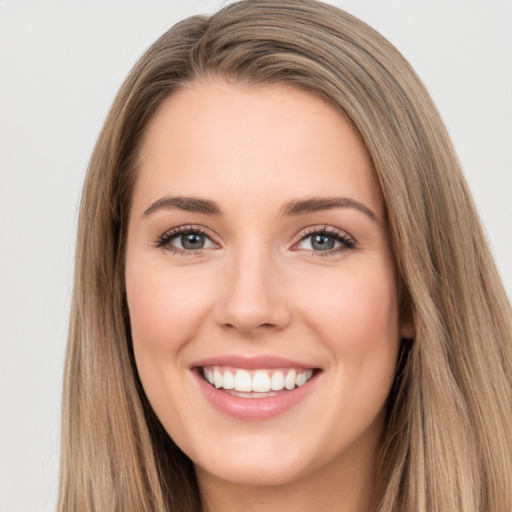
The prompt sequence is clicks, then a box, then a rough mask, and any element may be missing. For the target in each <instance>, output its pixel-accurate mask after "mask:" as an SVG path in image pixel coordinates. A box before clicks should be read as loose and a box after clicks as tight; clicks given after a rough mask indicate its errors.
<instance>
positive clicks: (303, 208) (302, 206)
mask: <svg viewBox="0 0 512 512" xmlns="http://www.w3.org/2000/svg"><path fill="white" fill-rule="evenodd" d="M335 208H355V209H356V210H359V211H360V212H362V213H364V214H365V215H366V216H367V217H369V218H370V219H371V220H373V221H375V222H380V221H379V219H378V217H377V215H375V213H373V212H372V210H370V209H369V208H368V207H367V206H365V205H364V204H362V203H360V202H359V201H356V200H355V199H351V198H349V197H310V198H307V199H295V200H293V201H290V202H289V203H286V204H285V205H284V206H283V208H282V209H281V210H280V211H279V217H291V216H297V215H303V214H306V213H314V212H318V211H322V210H332V209H335ZM162 209H164V210H166V209H169V210H172V209H178V210H184V211H186V212H194V213H203V214H205V215H214V216H221V215H222V209H221V208H220V207H219V205H218V204H217V203H216V202H215V201H211V200H210V199H201V198H199V197H185V196H165V197H162V198H161V199H158V200H156V201H155V202H154V203H152V204H151V206H150V207H149V208H148V209H147V210H146V211H145V212H144V213H143V217H146V216H148V215H151V214H152V213H154V212H156V211H157V210H162Z"/></svg>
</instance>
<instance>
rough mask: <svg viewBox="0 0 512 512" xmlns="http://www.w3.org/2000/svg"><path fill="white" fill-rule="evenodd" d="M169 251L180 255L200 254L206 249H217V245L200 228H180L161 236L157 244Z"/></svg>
mask: <svg viewBox="0 0 512 512" xmlns="http://www.w3.org/2000/svg"><path fill="white" fill-rule="evenodd" d="M155 246H156V247H162V248H164V249H166V250H168V251H171V252H175V253H179V254H187V255H189V254H198V253H201V252H202V251H203V250H204V249H211V248H214V247H217V244H216V243H214V242H213V241H212V239H211V238H210V237H209V236H208V235H207V234H206V233H205V232H204V231H203V230H202V229H201V228H200V227H194V226H180V227H177V228H173V229H171V230H170V231H167V232H166V233H164V234H163V235H162V236H160V237H159V238H158V240H157V242H156V244H155Z"/></svg>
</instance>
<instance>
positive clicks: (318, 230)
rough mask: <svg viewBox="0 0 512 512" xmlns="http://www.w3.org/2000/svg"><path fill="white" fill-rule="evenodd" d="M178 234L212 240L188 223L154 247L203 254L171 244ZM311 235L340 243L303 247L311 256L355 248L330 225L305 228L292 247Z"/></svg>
mask: <svg viewBox="0 0 512 512" xmlns="http://www.w3.org/2000/svg"><path fill="white" fill-rule="evenodd" d="M180 235H181V236H182V235H203V236H205V237H207V238H208V239H210V240H211V241H212V242H213V240H212V237H211V236H210V235H209V234H208V233H207V231H206V230H205V229H203V228H202V227H201V226H193V225H188V226H179V227H176V228H173V229H170V230H169V231H167V232H165V233H164V234H163V235H161V236H159V237H158V239H157V240H156V243H155V244H154V246H155V247H156V248H163V249H165V250H166V251H170V252H172V253H174V254H181V255H185V256H194V255H198V254H203V253H204V251H205V250H206V249H204V248H202V249H180V248H179V247H174V246H172V245H171V241H172V240H173V239H175V238H176V237H178V236H180ZM313 235H325V236H327V237H330V238H334V241H335V242H339V243H341V247H337V248H334V249H329V250H325V251H315V250H311V249H305V250H306V251H307V252H308V255H309V256H311V257H316V256H320V257H325V256H331V255H333V254H339V253H341V252H344V251H347V250H350V249H355V248H356V243H355V240H354V239H353V238H351V237H350V236H348V235H347V234H346V233H344V232H343V231H341V230H338V229H335V228H333V227H330V226H321V227H311V228H307V229H306V230H305V231H304V232H303V233H301V236H300V238H299V239H298V240H297V241H296V242H295V243H294V244H293V247H295V246H296V245H298V244H299V243H300V242H302V241H303V240H305V239H307V238H308V237H311V236H313ZM213 243H216V242H213ZM298 250H300V249H298ZM303 250H304V249H303Z"/></svg>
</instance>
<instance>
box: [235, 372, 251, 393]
mask: <svg viewBox="0 0 512 512" xmlns="http://www.w3.org/2000/svg"><path fill="white" fill-rule="evenodd" d="M235 389H236V390H237V391H252V379H251V374H250V373H249V372H247V371H245V370H237V371H236V374H235Z"/></svg>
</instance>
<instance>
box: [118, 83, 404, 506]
mask: <svg viewBox="0 0 512 512" xmlns="http://www.w3.org/2000/svg"><path fill="white" fill-rule="evenodd" d="M169 195H173V196H193V197H200V198H205V199H208V200H212V201H215V202H216V203H217V204H218V205H219V207H220V208H221V209H222V211H223V214H222V215H219V216H213V215H208V214H205V213H198V212H190V211H183V210H181V209H179V208H163V207H162V208H158V207H153V210H152V211H151V212H150V213H148V214H144V212H146V211H147V210H148V208H150V207H151V205H154V204H155V202H156V201H158V200H159V199H161V198H163V197H166V196H169ZM333 196H340V197H345V198H350V199H353V200H355V201H358V202H359V203H361V204H363V205H364V206H365V207H367V208H368V209H369V210H371V212H373V214H374V215H375V218H374V219H372V218H371V216H370V215H368V214H366V213H364V212H363V211H361V210H360V209H358V208H354V207H350V206H349V207H338V208H331V209H322V210H320V211H314V212H307V213H303V214H301V215H294V216H280V215H279V211H280V209H281V208H282V207H283V205H284V204H286V203H287V202H288V201H290V200H296V199H305V198H310V197H316V198H325V197H333ZM132 199H133V202H132V208H131V211H130V220H129V229H128V241H127V252H126V288H127V299H128V306H129V311H130V318H131V325H132V336H133V344H134V351H135V358H136V363H137V367H138V370H139V374H140V378H141V381H142V384H143V387H144V390H145V392H146V394H147V396H148V398H149V400H150V403H151V405H152V407H153V408H154V410H155V412H156V414H157V415H158V417H159V418H160V420H161V422H162V424H163V425H164V427H165V428H166V430H167V431H168V433H169V434H170V436H171V437H172V438H173V439H174V441H175V442H176V443H177V444H178V445H179V446H180V447H181V449H182V450H183V451H184V452H185V453H186V454H187V455H188V456H189V457H190V458H191V459H192V461H193V462H194V465H195V468H196V472H197V476H198V481H199V486H200V491H201V496H202V500H203V508H204V510H205V511H214V510H215V511H223V512H229V511H231V510H247V511H256V510H257V511H274V510H275V511H277V510H279V511H280V512H283V511H284V512H286V511H292V510H293V511H294V512H301V511H304V512H306V511H308V512H310V511H311V510H321V511H331V510H332V511H334V510H336V511H337V512H340V511H352V512H355V511H360V512H363V511H365V512H367V511H368V510H371V509H372V507H373V505H372V504H371V500H370V495H371V492H372V489H373V486H374V482H375V477H376V475H375V460H376V453H377V450H378V446H379V436H380V435H381V433H382V428H383V425H384V406H385V403H386V398H387V395H388V393H389V390H390V387H391V384H392V380H393V375H394V371H395V367H396V360H397V353H398V348H399V342H400V338H401V337H411V330H412V326H411V325H408V324H405V325H400V322H399V315H398V302H397V277H396V271H395V265H394V260H393V255H392V253H391V250H390V245H389V240H388V234H387V228H386V222H385V208H384V203H383V198H382V194H381V191H380V187H379V185H378V181H377V178H376V176H375V173H374V170H373V168H372V162H371V159H370V157H369V155H368V153H367V151H366V148H365V146H364V145H363V144H362V142H361V141H360V139H359V138H358V137H357V135H356V134H355V133H354V131H353V130H352V129H351V128H350V126H349V124H348V123H347V122H346V121H345V120H344V119H343V118H342V117H341V116H340V115H339V114H338V113H337V112H336V110H335V109H334V108H333V107H332V106H330V105H328V104H327V103H326V102H324V101H323V100H321V99H319V98H317V97H315V96H312V95H310V94H308V93H305V92H302V91H299V90H297V89H294V88H291V87H289V86H285V85H275V86H265V87H257V88H254V87H253V88H250V87H247V86H241V85H237V84H228V83H225V82H223V81H220V80H218V81H210V82H196V83H194V84H192V85H191V86H189V87H186V88H183V89H181V90H180V91H178V92H177V93H175V94H173V95H172V96H171V97H169V98H168V99H167V100H166V101H165V102H164V103H163V105H162V106H161V107H160V109H159V111H158V112H157V113H156V115H155V117H154V118H153V119H152V120H151V122H150V124H149V126H148V129H147V131H146V134H145V137H144V140H143V144H142V149H141V155H140V167H139V170H138V177H137V180H136V184H135V188H134V191H133V198H132ZM190 225H193V226H195V227H197V226H200V227H201V228H202V229H203V230H204V231H206V233H207V236H208V238H204V239H203V240H204V247H203V249H201V250H200V251H199V252H198V251H189V252H188V253H187V252H183V249H182V252H173V251H172V248H173V247H174V248H176V247H177V248H179V246H180V241H181V240H182V239H181V238H180V236H176V237H175V238H174V239H172V240H171V241H170V242H169V237H168V238H167V244H166V245H164V246H160V247H157V245H158V240H159V237H162V235H165V234H166V233H168V232H169V230H171V229H172V228H176V227H179V226H190ZM326 226H327V227H328V228H329V229H330V230H333V229H336V230H338V231H339V232H340V234H341V235H342V236H345V237H348V238H349V240H350V241H351V242H352V244H353V246H352V247H348V246H346V245H345V244H344V243H341V242H338V243H337V244H336V246H335V247H334V252H332V251H331V252H329V253H328V254H325V252H326V251H324V250H322V249H318V248H317V246H315V247H313V245H312V238H311V236H310V235H308V231H311V229H310V228H312V227H313V228H317V230H321V229H324V228H325V227H326ZM306 230H307V231H306ZM330 236H332V235H330ZM322 253H324V254H322ZM225 354H236V355H274V356H280V357H286V358H291V359H293V360H299V361H301V362H304V363H305V364H309V365H311V366H312V367H315V368H319V369H321V371H320V372H319V373H318V375H317V376H316V378H315V381H314V385H313V386H311V388H310V391H309V392H308V393H307V394H306V396H305V397H304V398H303V399H302V400H301V401H300V402H299V403H297V404H296V405H294V406H293V407H292V408H291V409H288V410H287V411H285V412H284V413H282V414H279V415H277V416H275V417H273V418H269V419H265V420H256V421H254V420H252V421H248V420H243V419H237V418H232V417H229V416H227V415H225V414H223V413H221V412H220V411H218V410H217V409H216V408H215V407H213V406H212V405H211V404H210V403H209V402H208V401H207V400H206V399H205V397H204V395H203V394H202V393H201V392H200V390H199V387H198V385H197V377H195V376H194V375H193V374H192V372H191V370H190V365H191V364H193V362H194V361H198V360H200V359H203V358H206V357H214V356H222V355H225ZM311 384H313V382H312V383H311Z"/></svg>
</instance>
